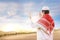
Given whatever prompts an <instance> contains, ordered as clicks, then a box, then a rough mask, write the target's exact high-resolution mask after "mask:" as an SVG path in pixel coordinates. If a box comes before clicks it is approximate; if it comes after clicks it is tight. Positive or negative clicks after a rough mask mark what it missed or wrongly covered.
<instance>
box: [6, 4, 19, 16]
mask: <svg viewBox="0 0 60 40" xmlns="http://www.w3.org/2000/svg"><path fill="white" fill-rule="evenodd" d="M18 7H19V5H18V4H17V3H10V4H9V5H8V10H7V13H8V15H9V16H14V15H16V13H17V9H18Z"/></svg>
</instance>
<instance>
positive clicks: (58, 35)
mask: <svg viewBox="0 0 60 40" xmlns="http://www.w3.org/2000/svg"><path fill="white" fill-rule="evenodd" d="M0 40H36V33H30V34H18V35H11V36H10V35H9V36H3V37H0ZM54 40H60V30H55V31H54Z"/></svg>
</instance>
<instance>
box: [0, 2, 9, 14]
mask: <svg viewBox="0 0 60 40" xmlns="http://www.w3.org/2000/svg"><path fill="white" fill-rule="evenodd" d="M7 5H8V4H7V3H3V2H0V13H2V12H3V11H5V10H6V8H7Z"/></svg>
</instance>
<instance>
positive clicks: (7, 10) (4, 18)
mask: <svg viewBox="0 0 60 40" xmlns="http://www.w3.org/2000/svg"><path fill="white" fill-rule="evenodd" d="M43 6H48V7H49V8H50V15H51V16H52V18H53V19H54V22H55V28H56V29H57V28H60V0H0V30H3V31H7V30H8V31H12V30H15V31H16V30H20V29H21V30H23V29H25V30H30V29H31V30H32V29H33V28H32V27H31V25H30V24H31V20H30V19H29V16H30V14H31V16H32V21H33V22H35V21H36V20H37V17H38V14H39V12H40V11H41V9H42V7H43ZM33 31H34V30H33Z"/></svg>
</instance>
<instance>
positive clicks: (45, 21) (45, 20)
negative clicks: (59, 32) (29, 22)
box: [37, 14, 54, 33]
mask: <svg viewBox="0 0 60 40" xmlns="http://www.w3.org/2000/svg"><path fill="white" fill-rule="evenodd" d="M37 23H39V24H41V25H43V26H44V27H45V28H46V29H47V30H48V31H49V32H50V33H51V31H52V30H53V28H54V21H53V19H52V17H51V16H50V15H49V14H44V15H43V17H42V18H41V19H39V20H38V22H37Z"/></svg>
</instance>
